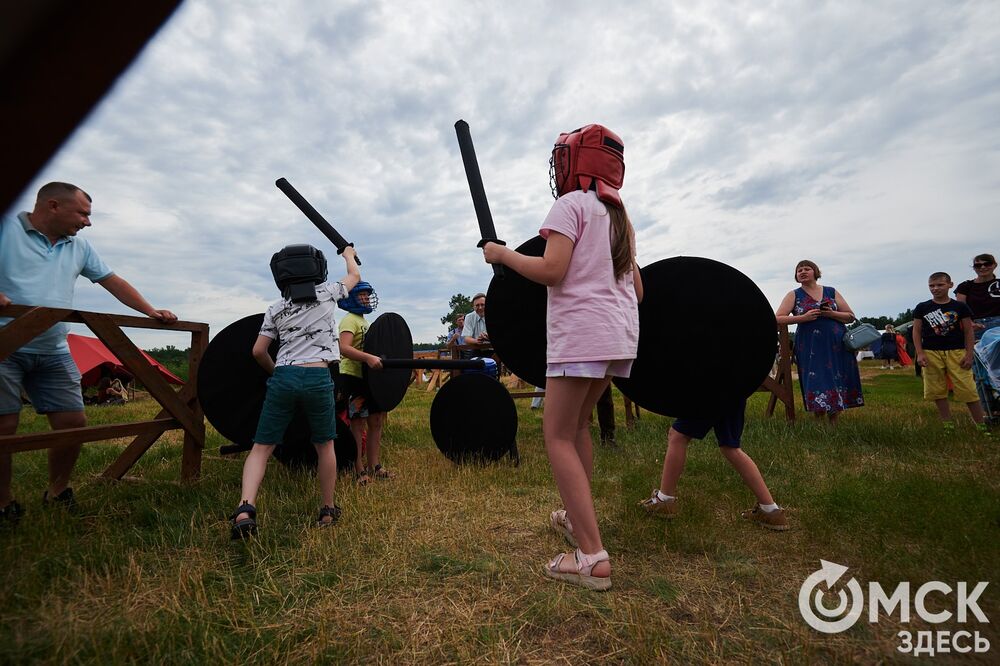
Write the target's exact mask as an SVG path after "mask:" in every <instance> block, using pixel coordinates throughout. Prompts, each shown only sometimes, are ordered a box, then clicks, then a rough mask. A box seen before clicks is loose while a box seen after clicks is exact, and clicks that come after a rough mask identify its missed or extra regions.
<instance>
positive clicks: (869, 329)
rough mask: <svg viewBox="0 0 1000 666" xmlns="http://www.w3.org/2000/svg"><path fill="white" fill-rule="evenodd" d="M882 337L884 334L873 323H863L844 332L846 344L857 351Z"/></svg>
mask: <svg viewBox="0 0 1000 666" xmlns="http://www.w3.org/2000/svg"><path fill="white" fill-rule="evenodd" d="M881 338H882V334H881V333H879V332H878V329H876V328H875V327H874V326H872V325H871V324H861V325H859V326H855V327H854V328H849V329H847V332H846V333H844V346H845V347H847V348H848V349H850V350H851V351H854V352H856V351H858V350H859V349H864V348H865V347H867V346H868V345H870V344H871V343H873V342H875V341H876V340H879V339H881Z"/></svg>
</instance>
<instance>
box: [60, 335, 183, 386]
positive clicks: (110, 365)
mask: <svg viewBox="0 0 1000 666" xmlns="http://www.w3.org/2000/svg"><path fill="white" fill-rule="evenodd" d="M66 340H67V342H69V353H70V354H71V355H72V356H73V361H74V362H75V363H76V367H77V368H79V369H80V374H81V375H83V381H82V382H81V383H82V384H83V386H96V385H97V382H98V381H99V380H100V379H101V371H102V369H106V370H107V371H108V372H109V373H110V374H111V375H113V376H115V377H119V378H121V379H126V380H131V379H132V373H131V372H129V371H128V368H126V367H125V366H124V365H122V362H121V361H119V360H118V357H117V356H115V355H114V354H112V353H111V350H110V349H108V348H107V347H105V346H104V343H103V342H101V341H100V340H98V339H97V338H89V337H87V336H85V335H76V334H74V333H70V334H69V335H67V336H66ZM139 351H140V352H142V355H143V356H145V357H146V360H147V361H149V363H150V364H151V365H152V366H153V367H155V368H156V369H157V370H159V371H160V374H161V375H163V378H164V379H166V380H167V381H168V382H169V383H171V384H184V380H182V379H181V378H180V377H178V376H177V375H175V374H174V373H172V372H170V371H169V370H167V369H166V368H165V367H163V365H162V364H161V363H159V362H158V361H157V360H156V359H154V358H153V357H152V356H150V355H149V354H147V353H146V352H144V351H142V350H141V349H140V350H139Z"/></svg>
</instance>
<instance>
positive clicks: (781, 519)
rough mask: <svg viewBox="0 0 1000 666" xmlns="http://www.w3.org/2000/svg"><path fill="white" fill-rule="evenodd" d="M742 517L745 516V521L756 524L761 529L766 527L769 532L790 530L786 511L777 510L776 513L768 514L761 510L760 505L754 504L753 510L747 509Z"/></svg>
mask: <svg viewBox="0 0 1000 666" xmlns="http://www.w3.org/2000/svg"><path fill="white" fill-rule="evenodd" d="M740 515H741V516H743V518H744V519H745V520H749V521H750V522H751V523H756V524H758V525H760V526H761V527H766V528H767V529H769V530H774V531H776V532H784V531H785V530H787V529H788V519H787V518H785V510H784V509H775V510H774V511H771V512H768V511H764V509H762V508H760V504H754V505H753V508H752V509H747V510H746V511H744V512H743V513H741V514H740Z"/></svg>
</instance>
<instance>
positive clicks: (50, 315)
mask: <svg viewBox="0 0 1000 666" xmlns="http://www.w3.org/2000/svg"><path fill="white" fill-rule="evenodd" d="M14 312H19V313H20V316H17V315H15V314H14ZM71 312H73V311H72V310H62V309H57V308H43V307H30V306H23V305H22V306H19V307H16V308H15V307H13V306H8V307H6V308H0V316H8V317H16V318H15V319H14V321H12V322H9V323H8V324H7V325H6V326H4V327H3V328H0V361H2V360H3V359H5V358H7V357H8V356H10V355H11V354H13V353H14V352H16V351H17V350H18V349H20V348H21V347H23V346H24V345H26V344H28V343H29V342H31V341H32V340H34V339H35V338H36V337H38V336H39V335H40V334H41V333H44V332H45V331H47V330H49V329H50V328H52V327H53V326H54V325H55V324H58V323H59V322H61V321H63V320H64V319H65V318H66V316H67V315H68V314H70V313H71Z"/></svg>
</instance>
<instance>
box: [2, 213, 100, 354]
mask: <svg viewBox="0 0 1000 666" xmlns="http://www.w3.org/2000/svg"><path fill="white" fill-rule="evenodd" d="M81 275H82V276H84V277H85V278H88V279H89V280H90V281H91V282H97V281H99V280H103V279H104V278H106V277H109V276H111V275H114V272H113V271H112V270H111V269H110V268H108V266H107V264H105V263H104V262H103V261H101V258H100V257H99V256H98V255H97V251H96V250H94V248H92V247H91V246H90V243H88V242H87V241H86V240H85V239H83V238H80V237H79V236H63V237H62V238H60V239H59V240H57V241H56V243H55V245H53V244H52V243H50V242H49V239H48V238H46V237H45V234H43V233H42V232H40V231H38V230H37V229H35V228H34V227H33V226H31V222H30V221H29V220H28V213H26V212H21V213H18V214H17V217H3V218H0V293H3V294H6V295H7V298H9V299H10V300H11V301H12V302H14V303H16V304H18V305H44V306H48V307H53V308H72V307H73V286H74V285H75V284H76V278H77V277H79V276H81ZM10 320H11V318H10V317H0V327H3V326H6V325H7V322H9V321H10ZM68 330H69V328H68V326H67V325H66V324H65V323H58V324H56V325H55V326H53V327H51V328H50V329H48V330H47V331H45V332H44V333H42V334H41V335H39V336H38V337H36V338H35V339H34V340H32V341H31V342H29V343H28V344H26V345H24V346H23V347H21V348H20V349H19V350H18V351H22V352H32V353H35V354H59V353H64V352H69V345H68V344H67V343H66V332H67V331H68Z"/></svg>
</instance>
